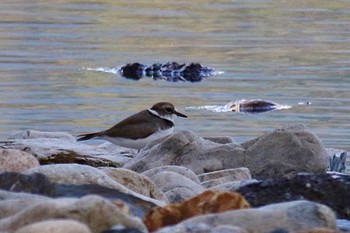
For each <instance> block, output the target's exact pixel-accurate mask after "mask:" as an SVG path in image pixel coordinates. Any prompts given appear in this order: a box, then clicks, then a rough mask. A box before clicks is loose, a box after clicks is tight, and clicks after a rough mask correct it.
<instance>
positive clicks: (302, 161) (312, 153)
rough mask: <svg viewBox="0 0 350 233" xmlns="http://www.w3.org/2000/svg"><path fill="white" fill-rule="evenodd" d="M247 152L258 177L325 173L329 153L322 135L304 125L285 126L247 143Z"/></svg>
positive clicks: (250, 167)
mask: <svg viewBox="0 0 350 233" xmlns="http://www.w3.org/2000/svg"><path fill="white" fill-rule="evenodd" d="M242 146H243V147H244V148H245V149H246V151H245V155H246V158H247V159H250V158H253V160H254V161H252V160H250V161H249V163H250V164H249V166H248V165H247V167H248V168H249V170H250V171H251V173H252V176H253V177H254V178H261V179H265V178H271V177H281V176H292V175H295V174H297V173H299V172H310V173H325V171H326V167H327V152H326V149H325V148H324V146H323V144H322V143H321V141H320V140H319V139H318V137H317V136H316V135H315V134H313V133H311V132H308V131H307V130H306V129H305V127H304V126H303V125H292V126H285V127H283V128H280V129H276V130H275V131H274V132H272V133H268V134H265V135H263V136H261V137H258V138H256V139H254V140H251V141H248V142H245V143H243V144H242Z"/></svg>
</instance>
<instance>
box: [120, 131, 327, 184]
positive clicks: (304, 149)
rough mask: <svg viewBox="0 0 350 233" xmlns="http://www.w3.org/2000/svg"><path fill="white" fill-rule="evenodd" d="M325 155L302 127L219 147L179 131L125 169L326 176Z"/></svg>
mask: <svg viewBox="0 0 350 233" xmlns="http://www.w3.org/2000/svg"><path fill="white" fill-rule="evenodd" d="M326 156H327V153H326V151H325V148H324V147H323V144H322V143H321V142H320V140H319V139H318V137H317V136H316V135H314V134H313V133H311V132H309V131H307V130H306V129H305V128H304V127H302V126H294V127H284V128H281V129H277V130H275V131H273V132H271V133H267V134H265V135H263V136H261V137H258V138H257V139H255V140H251V141H249V142H246V143H243V144H242V145H236V144H233V143H227V144H219V143H214V142H212V141H209V140H205V139H204V138H202V137H199V136H198V135H196V134H195V133H193V132H191V131H178V132H175V133H174V134H172V135H171V136H169V137H168V138H166V139H165V140H162V141H160V140H158V141H154V142H152V143H150V144H148V146H146V147H145V148H144V149H143V150H142V151H141V152H140V153H139V154H137V155H136V157H135V158H134V159H133V160H132V161H130V162H129V163H127V164H126V165H125V166H124V168H128V169H131V170H134V171H136V172H143V171H146V170H148V169H151V168H154V167H160V166H165V165H179V166H184V167H187V168H189V169H191V170H192V171H194V172H195V173H196V174H202V173H208V172H212V171H218V170H223V169H230V168H239V167H247V168H248V169H249V170H250V172H251V175H252V178H257V179H263V178H271V177H281V176H292V175H294V174H297V173H299V172H311V173H325V172H326V166H327V159H326Z"/></svg>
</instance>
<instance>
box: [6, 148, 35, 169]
mask: <svg viewBox="0 0 350 233" xmlns="http://www.w3.org/2000/svg"><path fill="white" fill-rule="evenodd" d="M39 165H40V164H39V161H38V160H37V159H36V158H35V157H34V156H33V155H32V154H30V153H28V152H25V151H20V150H15V149H0V172H22V171H25V170H27V169H29V168H32V167H37V166H39Z"/></svg>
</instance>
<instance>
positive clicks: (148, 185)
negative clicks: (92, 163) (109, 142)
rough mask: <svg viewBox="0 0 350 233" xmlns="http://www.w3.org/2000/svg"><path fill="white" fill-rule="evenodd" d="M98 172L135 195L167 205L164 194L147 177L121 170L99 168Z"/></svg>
mask: <svg viewBox="0 0 350 233" xmlns="http://www.w3.org/2000/svg"><path fill="white" fill-rule="evenodd" d="M100 170H101V171H103V172H104V173H106V174H107V175H108V176H110V177H111V178H113V179H114V180H115V181H117V182H118V183H120V184H122V185H124V186H125V187H127V188H129V189H130V190H133V191H134V192H136V193H139V194H141V195H144V196H148V197H150V198H153V199H157V200H160V201H163V202H165V203H168V198H167V197H166V196H165V194H164V193H163V192H162V191H161V190H160V189H159V188H158V187H157V186H156V185H155V184H154V183H153V181H151V180H150V179H149V178H148V177H147V176H144V175H142V174H138V173H136V172H134V171H131V170H127V169H123V168H112V167H101V168H100Z"/></svg>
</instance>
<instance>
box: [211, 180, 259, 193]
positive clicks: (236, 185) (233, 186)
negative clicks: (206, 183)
mask: <svg viewBox="0 0 350 233" xmlns="http://www.w3.org/2000/svg"><path fill="white" fill-rule="evenodd" d="M258 182H259V181H258V180H256V179H248V180H240V181H231V182H226V183H223V184H219V185H216V186H212V187H210V189H213V190H221V191H230V192H236V191H237V190H238V189H240V188H242V187H244V186H246V185H249V184H254V183H258Z"/></svg>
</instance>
